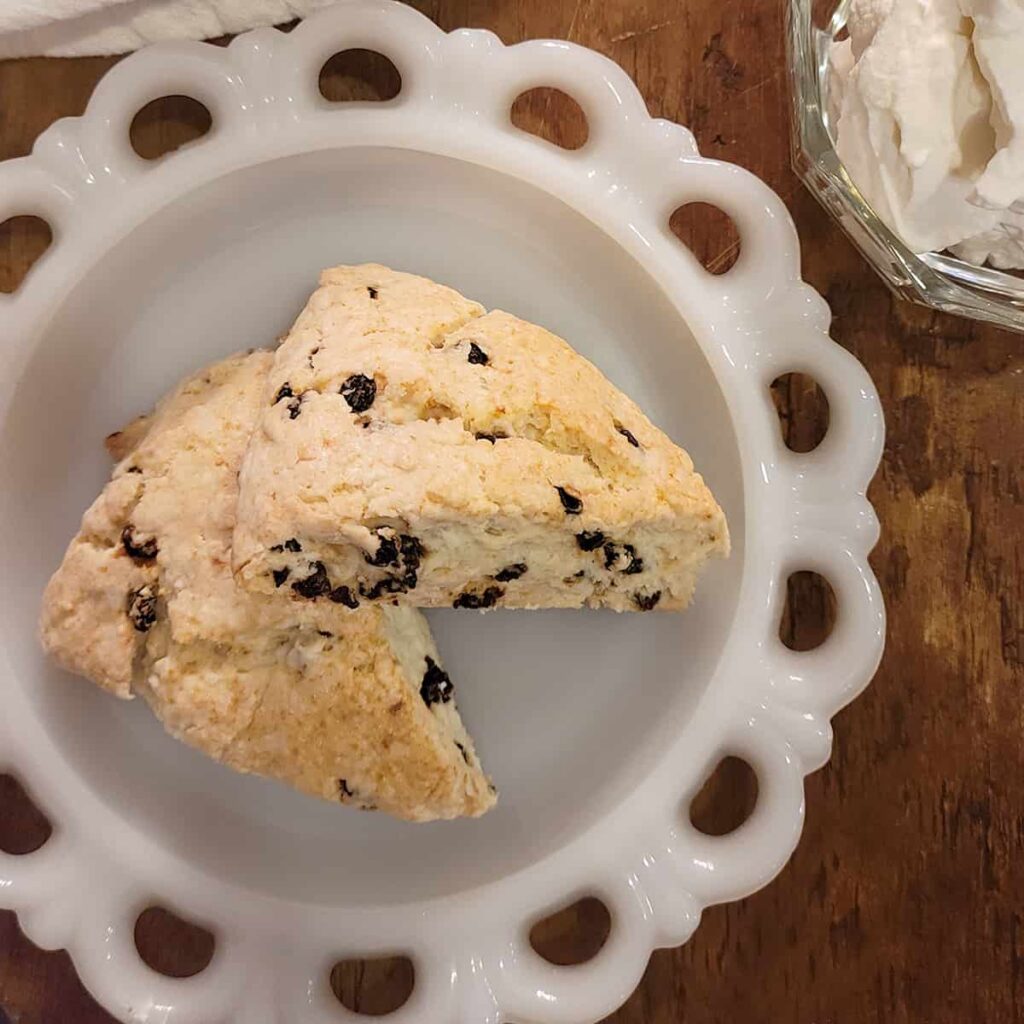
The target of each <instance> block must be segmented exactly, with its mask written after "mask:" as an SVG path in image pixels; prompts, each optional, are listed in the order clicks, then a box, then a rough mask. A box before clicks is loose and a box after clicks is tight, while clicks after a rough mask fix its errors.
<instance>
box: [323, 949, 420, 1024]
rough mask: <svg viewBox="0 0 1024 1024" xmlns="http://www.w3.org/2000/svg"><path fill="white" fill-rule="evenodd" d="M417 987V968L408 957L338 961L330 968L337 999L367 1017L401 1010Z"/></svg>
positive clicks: (332, 989) (347, 1007)
mask: <svg viewBox="0 0 1024 1024" xmlns="http://www.w3.org/2000/svg"><path fill="white" fill-rule="evenodd" d="M415 986H416V970H415V968H414V967H413V964H412V961H411V960H410V959H409V958H408V957H407V956H385V957H372V958H369V959H365V960H355V959H352V960H339V961H338V962H337V963H336V964H335V965H334V966H333V967H332V968H331V991H332V992H333V993H334V995H335V996H336V997H337V999H338V1002H339V1003H341V1005H342V1006H344V1007H345V1009H346V1010H351V1011H352V1012H353V1013H359V1014H362V1015H363V1016H365V1017H383V1016H385V1015H387V1014H389V1013H394V1012H395V1010H398V1009H401V1007H403V1006H405V1004H406V1003H407V1002H408V1001H409V997H410V996H411V995H412V990H413V988H415Z"/></svg>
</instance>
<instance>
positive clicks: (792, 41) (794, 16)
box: [786, 0, 1024, 332]
mask: <svg viewBox="0 0 1024 1024" xmlns="http://www.w3.org/2000/svg"><path fill="white" fill-rule="evenodd" d="M849 6H850V3H849V0H841V2H840V3H839V4H838V5H837V6H836V8H835V10H834V11H833V13H832V16H831V19H830V20H829V22H828V24H827V25H826V27H825V28H817V27H816V26H815V24H814V20H813V17H812V14H813V11H814V9H820V8H821V4H820V2H819V3H815V2H814V0H789V5H788V9H787V14H788V16H787V32H786V43H787V60H788V63H789V74H790V82H791V95H792V101H793V108H792V146H793V168H794V170H795V171H796V173H797V174H798V175H799V176H800V178H801V179H802V180H803V182H804V184H805V185H806V186H807V188H808V189H809V190H810V192H811V194H812V195H813V196H814V197H815V198H816V199H817V200H818V202H819V203H821V205H822V206H823V207H824V208H825V209H826V210H827V211H828V213H829V214H830V215H831V216H832V217H833V218H834V219H835V220H836V221H837V222H838V224H839V225H840V227H842V229H843V230H844V231H845V232H846V234H847V235H848V236H849V237H850V239H851V241H852V242H853V243H854V245H856V246H857V248H858V249H859V250H860V251H861V253H863V255H864V256H865V257H866V258H867V260H868V262H869V263H870V264H871V265H872V267H874V269H875V271H876V272H877V273H878V276H879V277H881V278H882V280H883V281H884V282H885V283H886V285H888V287H889V289H890V290H891V291H892V292H893V293H894V294H896V295H898V296H901V297H903V298H906V299H910V300H911V301H912V302H917V303H919V304H921V305H924V306H930V307H931V308H932V309H938V310H942V311H943V312H946V313H956V314H958V315H960V316H966V317H971V318H972V319H974V320H983V321H987V322H989V323H994V324H998V325H999V326H1000V327H1006V328H1009V329H1010V330H1014V331H1022V332H1024V277H1017V276H1015V275H1013V274H1010V273H1006V272H1004V271H1001V270H995V269H993V268H990V267H979V266H975V265H974V264H972V263H967V262H965V261H964V260H961V259H958V258H957V257H955V256H953V255H951V254H950V253H948V252H925V253H915V252H912V251H911V250H910V249H909V248H907V246H906V245H905V244H904V242H903V241H902V240H901V239H900V238H898V237H897V236H896V235H895V234H893V232H892V231H890V230H889V228H888V227H886V226H885V224H883V223H882V221H881V220H880V219H879V218H878V216H877V215H876V214H875V212H874V210H872V208H871V206H870V205H869V204H868V203H867V202H866V201H865V199H864V197H863V196H862V195H861V194H860V192H859V191H858V190H857V186H856V185H855V184H854V183H853V182H852V181H851V180H850V178H849V176H848V175H847V173H846V170H845V168H844V167H843V165H842V163H841V161H840V159H839V157H838V155H837V154H836V151H835V145H834V139H833V133H832V125H831V123H830V117H829V103H828V98H829V97H828V89H829V54H830V49H831V44H832V42H833V40H836V39H837V38H838V37H840V35H841V33H842V31H843V29H844V28H845V26H846V17H847V11H848V9H849Z"/></svg>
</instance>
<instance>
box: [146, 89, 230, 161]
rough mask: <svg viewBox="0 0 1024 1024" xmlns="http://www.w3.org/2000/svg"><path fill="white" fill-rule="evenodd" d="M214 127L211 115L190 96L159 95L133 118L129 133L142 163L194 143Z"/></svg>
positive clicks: (157, 158)
mask: <svg viewBox="0 0 1024 1024" xmlns="http://www.w3.org/2000/svg"><path fill="white" fill-rule="evenodd" d="M212 127H213V116H212V115H211V114H210V111H209V110H208V109H207V107H206V106H204V105H203V104H202V103H200V102H199V100H196V99H193V98H192V97H191V96H181V95H174V96H161V97H159V98H158V99H155V100H151V101H150V102H149V103H147V104H146V105H145V106H144V107H143V108H142V109H141V110H139V112H138V113H137V114H136V115H135V117H133V118H132V123H131V127H130V128H129V130H128V134H129V137H130V139H131V143H132V149H134V150H135V152H136V153H138V155H139V156H141V157H142V159H143V160H159V159H160V158H161V157H163V156H167V155H168V154H169V153H173V152H174V151H175V150H177V149H180V148H181V147H182V146H187V145H188V144H189V143H192V142H196V141H198V140H199V139H201V138H202V137H203V136H204V135H206V134H207V133H208V132H209V131H210V129H211V128H212Z"/></svg>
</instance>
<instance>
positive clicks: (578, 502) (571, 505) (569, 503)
mask: <svg viewBox="0 0 1024 1024" xmlns="http://www.w3.org/2000/svg"><path fill="white" fill-rule="evenodd" d="M555 490H556V491H558V498H559V500H560V501H561V502H562V508H564V509H565V513H566V515H570V516H578V515H579V514H580V513H581V512H582V511H583V500H582V499H581V498H579V497H577V496H576V495H575V494H570V493H569V491H567V490H566V489H565V488H564V487H555Z"/></svg>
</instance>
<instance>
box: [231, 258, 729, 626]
mask: <svg viewBox="0 0 1024 1024" xmlns="http://www.w3.org/2000/svg"><path fill="white" fill-rule="evenodd" d="M728 548H729V536H728V530H727V527H726V523H725V517H724V516H723V514H722V510H721V509H720V508H719V506H718V504H717V503H716V501H715V499H714V498H713V497H712V495H711V492H710V491H709V490H708V488H707V487H706V486H705V484H704V481H703V480H702V479H701V477H700V476H699V475H698V474H697V473H695V472H694V470H693V464H692V462H691V461H690V458H689V456H688V455H687V454H686V452H684V451H683V450H682V449H681V448H679V447H677V446H676V445H675V444H673V443H672V442H671V441H670V440H669V439H668V438H667V437H666V436H665V434H663V433H662V432H661V431H660V430H658V429H657V428H656V427H655V426H653V424H651V422H650V421H649V420H648V419H647V417H646V416H644V414H643V413H642V412H641V411H640V410H639V409H638V408H637V406H636V405H635V404H634V403H633V402H632V401H631V400H630V399H629V398H627V397H626V396H625V395H624V394H622V392H620V391H618V390H617V389H616V388H615V387H613V385H612V384H610V383H609V382H608V381H607V380H606V379H605V378H604V377H603V376H602V374H601V373H600V372H599V371H598V370H597V369H596V367H594V366H593V365H592V364H591V363H589V362H587V360H585V359H584V358H583V357H582V356H580V355H579V354H578V353H577V352H575V351H574V350H573V349H572V348H570V346H569V345H568V344H566V342H564V341H562V340H561V339H560V338H557V337H555V335H553V334H551V333H549V332H548V331H546V330H544V329H543V328H541V327H537V326H535V325H534V324H530V323H526V322H524V321H522V320H519V319H517V318H516V317H514V316H511V315H509V314H508V313H501V312H491V313H486V312H485V311H484V309H483V308H482V307H481V306H480V305H478V304H477V303H475V302H472V301H470V300H468V299H466V298H463V297H462V296H461V295H459V294H458V293H457V292H454V291H452V290H451V289H450V288H446V287H443V286H442V285H439V284H435V283H433V282H432V281H428V280H426V279H424V278H422V277H414V276H412V275H410V274H403V273H397V272H395V271H393V270H389V269H387V268H386V267H382V266H376V265H366V266H358V267H337V268H335V269H333V270H327V271H325V272H324V273H323V275H322V276H321V279H320V287H319V289H318V290H317V291H316V292H315V293H314V294H313V296H312V298H311V299H310V300H309V302H308V304H307V306H306V308H305V310H304V311H303V312H302V314H301V315H300V316H299V319H298V320H297V322H296V324H295V326H294V327H293V328H292V330H291V332H290V333H289V334H288V336H287V337H286V338H285V340H284V342H283V343H282V344H281V346H280V347H279V348H278V350H277V353H276V356H275V359H274V366H273V368H272V370H271V372H270V376H269V379H268V382H267V387H266V390H265V392H264V396H263V406H262V409H261V413H260V420H259V426H258V428H257V430H256V431H255V432H254V433H253V436H252V440H251V441H250V444H249V449H248V451H247V453H246V456H245V459H244V461H243V465H242V473H241V479H240V497H239V509H238V524H237V526H236V529H235V540H234V547H233V554H234V559H235V562H234V565H235V571H236V575H237V578H238V579H239V580H240V581H241V582H242V584H243V585H244V586H245V587H246V588H248V589H250V590H252V591H256V592H261V593H267V594H269V593H273V592H274V591H275V590H277V589H281V588H289V589H291V591H292V592H293V593H295V594H297V595H299V596H300V597H303V598H306V599H309V600H310V602H311V603H313V602H316V603H322V602H327V601H336V600H341V601H343V602H344V603H346V604H347V605H349V606H351V607H356V606H357V605H358V606H365V605H367V604H374V603H381V602H383V603H387V604H393V603H399V604H410V605H415V606H418V607H438V606H449V607H450V606H454V607H456V608H490V607H494V606H503V607H511V608H540V607H544V608H549V607H567V608H571V607H579V606H582V605H588V606H592V607H608V608H614V609H618V610H643V611H646V610H650V609H652V608H662V609H675V608H683V607H685V606H686V605H687V604H688V603H689V601H690V598H691V597H692V595H693V590H694V585H695V582H696V579H697V573H698V571H699V569H700V568H701V566H702V565H703V563H704V562H705V561H706V560H707V559H708V558H709V557H711V556H712V555H725V554H727V553H728Z"/></svg>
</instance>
